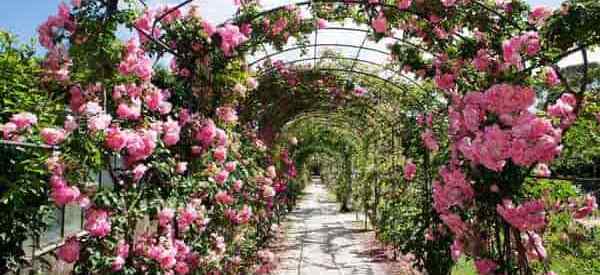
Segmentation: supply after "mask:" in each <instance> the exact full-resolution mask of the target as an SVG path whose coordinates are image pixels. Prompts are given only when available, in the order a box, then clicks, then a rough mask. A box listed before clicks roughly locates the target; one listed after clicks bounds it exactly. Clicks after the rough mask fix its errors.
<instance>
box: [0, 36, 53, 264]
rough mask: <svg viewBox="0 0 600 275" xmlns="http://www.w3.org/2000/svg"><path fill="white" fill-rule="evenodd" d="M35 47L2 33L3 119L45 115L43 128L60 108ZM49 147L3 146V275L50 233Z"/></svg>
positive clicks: (0, 91) (0, 86)
mask: <svg viewBox="0 0 600 275" xmlns="http://www.w3.org/2000/svg"><path fill="white" fill-rule="evenodd" d="M33 54H34V52H33V50H32V46H30V45H24V46H19V45H17V44H16V39H15V37H14V36H12V35H11V34H9V33H7V32H3V31H0V72H2V73H1V74H0V121H7V120H8V118H9V116H10V115H11V114H13V113H18V112H21V111H28V112H35V113H38V114H41V115H40V116H39V117H38V119H39V122H38V123H41V124H47V123H51V122H53V121H54V120H55V119H56V116H55V115H54V113H53V112H54V111H55V110H57V109H58V106H57V105H56V104H54V103H53V99H52V98H51V96H50V95H48V94H47V93H46V92H45V91H43V90H42V89H41V88H40V87H39V86H38V85H40V83H41V82H40V65H39V62H38V60H37V59H36V58H35V57H34V55H33ZM46 150H47V149H42V148H32V147H17V146H14V145H3V144H0V171H2V173H0V213H2V214H3V218H2V219H0V273H5V272H7V271H8V270H15V269H17V268H19V267H20V265H22V264H23V263H24V261H25V255H26V254H25V251H31V248H30V247H24V245H23V244H24V242H25V241H26V240H27V239H33V238H34V237H35V236H39V235H41V234H42V232H43V231H44V230H45V228H46V225H47V223H48V221H49V220H48V219H49V216H50V213H51V208H50V207H49V206H48V204H49V203H48V199H47V198H48V194H47V188H46V186H47V177H48V176H47V173H46V169H45V167H44V163H45V159H46V155H47V154H46V152H45V151H46Z"/></svg>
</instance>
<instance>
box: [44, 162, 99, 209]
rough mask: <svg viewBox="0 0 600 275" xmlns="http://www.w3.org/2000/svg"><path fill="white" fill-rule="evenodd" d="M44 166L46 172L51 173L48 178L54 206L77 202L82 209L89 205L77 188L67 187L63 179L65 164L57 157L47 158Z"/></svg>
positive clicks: (65, 180)
mask: <svg viewBox="0 0 600 275" xmlns="http://www.w3.org/2000/svg"><path fill="white" fill-rule="evenodd" d="M46 166H47V168H48V171H50V173H52V176H50V189H51V191H50V197H52V199H53V200H54V204H56V205H57V206H59V207H62V206H64V205H67V204H69V203H75V202H79V203H80V205H81V206H82V207H86V206H87V205H88V204H89V199H88V198H87V197H86V196H84V195H82V194H81V192H80V191H79V188H77V186H69V184H68V182H67V179H66V178H65V169H66V167H65V164H64V163H63V162H62V160H61V159H60V157H59V156H58V155H55V156H52V157H50V158H48V160H47V161H46Z"/></svg>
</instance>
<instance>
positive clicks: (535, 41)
mask: <svg viewBox="0 0 600 275" xmlns="http://www.w3.org/2000/svg"><path fill="white" fill-rule="evenodd" d="M540 49H541V44H540V38H539V35H538V33H537V32H528V33H525V34H523V35H520V36H516V37H513V38H511V39H510V40H507V41H504V42H503V43H502V56H503V58H504V62H505V63H506V65H509V66H510V65H513V66H515V67H516V68H517V69H519V70H522V69H523V57H522V55H521V54H522V53H525V54H526V55H527V56H529V57H532V56H535V55H536V54H537V53H538V52H539V51H540Z"/></svg>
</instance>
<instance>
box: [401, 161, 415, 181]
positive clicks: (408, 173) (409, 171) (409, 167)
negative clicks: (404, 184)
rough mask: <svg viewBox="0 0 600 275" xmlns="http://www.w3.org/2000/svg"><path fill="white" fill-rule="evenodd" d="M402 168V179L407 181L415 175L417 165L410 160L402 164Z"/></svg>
mask: <svg viewBox="0 0 600 275" xmlns="http://www.w3.org/2000/svg"><path fill="white" fill-rule="evenodd" d="M403 170H404V171H403V174H404V179H405V180H407V181H412V180H413V178H414V177H415V175H417V166H416V165H415V164H414V163H413V162H412V161H410V160H409V161H407V162H406V164H404V169H403Z"/></svg>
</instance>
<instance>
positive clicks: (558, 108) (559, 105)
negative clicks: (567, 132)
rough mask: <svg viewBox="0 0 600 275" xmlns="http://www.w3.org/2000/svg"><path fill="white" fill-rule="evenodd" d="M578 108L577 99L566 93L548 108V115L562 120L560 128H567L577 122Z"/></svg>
mask: <svg viewBox="0 0 600 275" xmlns="http://www.w3.org/2000/svg"><path fill="white" fill-rule="evenodd" d="M576 106H577V98H575V96H574V95H573V94H571V93H564V94H562V95H561V96H560V98H559V99H558V100H556V103H554V104H552V105H550V106H549V107H548V114H549V115H550V116H551V117H553V118H558V119H560V126H561V127H562V128H567V127H569V126H571V124H573V122H575V119H576V118H577V117H576V115H575V108H576Z"/></svg>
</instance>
